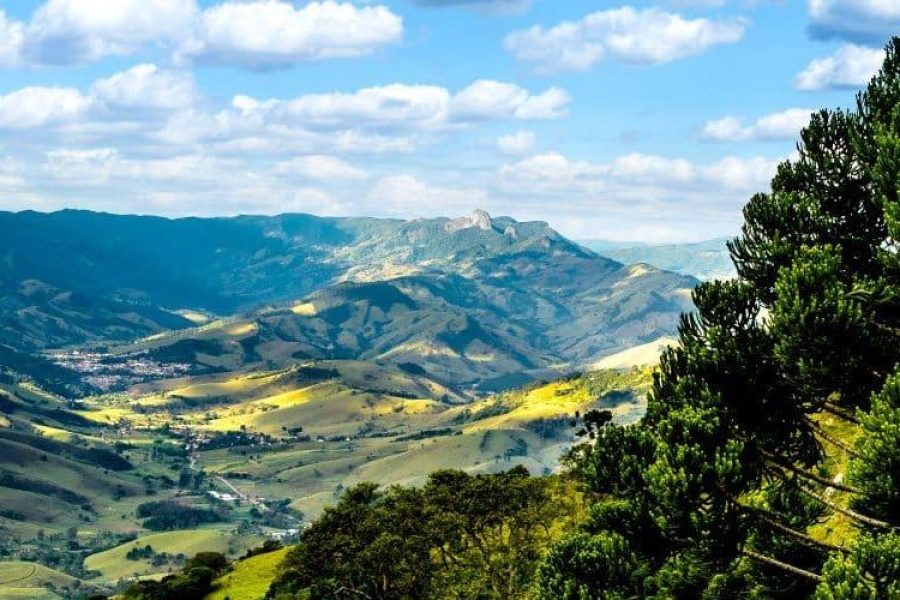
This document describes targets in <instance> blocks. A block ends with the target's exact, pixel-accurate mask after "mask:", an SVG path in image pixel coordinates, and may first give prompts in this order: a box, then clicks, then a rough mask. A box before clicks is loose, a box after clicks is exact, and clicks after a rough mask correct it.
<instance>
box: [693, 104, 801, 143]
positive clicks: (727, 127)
mask: <svg viewBox="0 0 900 600" xmlns="http://www.w3.org/2000/svg"><path fill="white" fill-rule="evenodd" d="M812 113H813V110H812V109H809V108H790V109H788V110H784V111H781V112H776V113H772V114H769V115H765V116H763V117H760V118H758V119H757V120H756V121H754V122H753V123H749V124H747V123H745V122H744V121H743V120H742V119H740V118H738V117H733V116H728V117H722V118H721V119H715V120H712V121H707V122H706V123H705V124H704V125H703V132H702V136H703V139H706V140H710V141H715V142H740V141H745V140H782V139H793V138H795V137H797V134H798V133H799V132H800V130H801V129H803V127H805V126H806V125H808V124H809V117H810V115H811V114H812Z"/></svg>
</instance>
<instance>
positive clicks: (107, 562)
mask: <svg viewBox="0 0 900 600" xmlns="http://www.w3.org/2000/svg"><path fill="white" fill-rule="evenodd" d="M260 541H261V540H260V538H259V537H258V536H252V535H251V536H247V535H236V534H234V533H233V532H232V531H231V530H230V529H223V528H204V529H187V530H182V531H167V532H163V533H151V534H148V535H142V536H140V537H139V538H138V539H136V540H134V541H132V542H128V543H126V544H122V545H121V546H116V547H115V548H113V549H111V550H107V551H105V552H100V553H98V554H93V555H91V556H89V557H88V558H87V559H86V560H85V561H84V564H85V567H86V568H87V569H89V570H92V571H99V572H100V573H101V579H102V580H104V581H110V582H115V581H118V580H120V579H128V578H132V577H142V576H146V575H156V574H161V573H167V572H169V571H176V570H178V567H177V566H174V565H162V566H158V567H154V566H153V565H152V564H150V561H149V560H129V559H128V558H127V556H126V555H127V554H128V552H129V550H131V549H133V548H144V547H146V546H151V547H152V548H153V550H154V551H155V552H157V553H162V552H166V553H169V554H173V555H174V554H184V555H185V556H187V557H191V556H193V555H194V554H197V553H198V552H221V553H223V554H226V555H229V556H231V557H234V556H237V555H240V554H242V553H244V552H246V551H247V550H248V549H250V548H251V547H254V546H255V545H257V544H259V543H260Z"/></svg>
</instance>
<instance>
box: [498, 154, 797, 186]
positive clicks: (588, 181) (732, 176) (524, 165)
mask: <svg viewBox="0 0 900 600" xmlns="http://www.w3.org/2000/svg"><path fill="white" fill-rule="evenodd" d="M779 162H780V161H779V160H775V159H767V158H762V157H757V158H750V159H742V158H736V157H728V158H724V159H721V160H719V161H717V162H714V163H709V164H694V163H692V162H691V161H689V160H687V159H683V158H668V157H663V156H656V155H651V154H641V153H632V154H627V155H624V156H620V157H617V158H615V159H613V160H611V161H609V162H605V163H594V162H590V161H573V160H570V159H569V158H567V157H566V156H564V155H562V154H559V153H545V154H539V155H536V156H532V157H530V158H527V159H525V160H522V161H519V162H517V163H512V164H507V165H504V166H503V167H502V168H501V170H500V178H501V183H502V185H503V187H504V188H505V189H507V190H509V191H516V192H518V191H525V190H529V189H530V190H532V191H539V192H544V193H555V192H592V193H598V192H610V191H612V190H616V189H620V190H621V189H623V186H627V187H628V188H629V189H631V190H635V189H643V190H646V189H648V188H655V189H656V190H657V192H656V193H660V192H665V193H671V191H672V190H673V189H678V190H689V189H708V188H709V186H710V185H714V186H721V187H724V188H727V189H730V190H739V191H754V190H763V189H765V188H766V187H768V183H769V180H770V179H771V177H772V175H773V174H774V173H775V168H776V167H777V165H778V163H779Z"/></svg>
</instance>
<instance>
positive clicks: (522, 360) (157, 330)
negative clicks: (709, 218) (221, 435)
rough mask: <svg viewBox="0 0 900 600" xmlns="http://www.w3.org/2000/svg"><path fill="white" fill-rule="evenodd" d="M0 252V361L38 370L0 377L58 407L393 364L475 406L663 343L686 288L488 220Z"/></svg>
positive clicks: (210, 233) (215, 223) (114, 237)
mask: <svg viewBox="0 0 900 600" xmlns="http://www.w3.org/2000/svg"><path fill="white" fill-rule="evenodd" d="M6 234H8V235H6ZM0 240H2V241H0V251H2V253H3V256H5V260H4V262H3V263H2V265H0V287H2V288H3V289H5V290H7V293H4V294H2V296H0V297H2V298H3V300H2V302H0V350H2V349H3V348H4V346H2V344H5V345H6V347H7V348H8V350H7V351H8V352H9V353H19V354H21V355H23V356H26V357H32V358H31V361H32V362H31V363H30V364H26V361H21V360H20V361H17V364H18V365H19V366H20V367H21V368H19V369H18V370H17V369H14V368H13V367H15V365H13V364H12V363H11V362H10V361H4V362H5V365H4V366H5V368H6V369H7V370H10V371H11V376H12V377H25V378H26V379H28V380H31V381H35V382H37V383H39V384H41V385H43V386H45V387H50V386H56V387H55V388H53V389H56V390H57V391H60V392H63V391H64V392H65V393H68V394H69V395H79V394H87V393H91V392H92V391H95V390H97V389H100V390H103V391H121V390H124V389H127V387H128V386H129V385H133V384H135V383H140V382H141V381H144V380H149V379H167V378H172V377H177V376H182V375H202V374H209V373H214V372H222V371H236V370H259V369H273V368H280V367H284V366H289V365H290V364H291V363H292V362H294V361H297V360H303V359H319V360H367V361H374V362H376V363H377V364H383V365H391V366H396V367H400V366H404V365H405V366H407V367H412V368H416V369H421V370H423V371H424V372H425V373H427V374H428V375H429V376H431V377H434V378H435V379H437V380H439V381H442V382H443V383H444V385H448V386H453V387H455V388H458V389H460V390H466V391H467V392H468V393H470V394H474V395H479V394H484V393H489V392H492V391H498V390H503V389H508V388H510V387H514V386H516V385H523V384H525V383H528V382H529V381H535V380H540V379H547V378H551V377H554V376H558V375H559V374H565V373H567V372H571V371H572V370H574V369H576V368H578V367H580V366H581V365H587V364H591V363H593V362H595V361H596V360H599V359H601V358H603V357H604V356H608V355H610V354H614V353H616V352H618V351H621V350H624V349H627V348H630V347H633V346H636V345H640V344H644V343H648V342H651V341H653V340H656V339H658V338H660V337H663V336H666V335H671V334H672V333H674V331H675V328H676V327H677V323H678V319H679V316H680V314H681V313H682V312H685V311H689V310H691V309H692V307H693V306H692V304H691V299H690V293H689V290H690V289H691V288H692V287H693V285H694V284H695V283H696V281H695V280H694V279H692V278H690V277H685V276H679V275H676V274H673V273H669V272H665V271H661V270H658V269H655V268H652V267H649V266H647V265H635V266H626V265H623V264H621V263H618V262H615V261H613V260H610V259H607V258H604V257H601V256H599V255H597V254H594V253H593V252H591V251H589V250H586V249H585V248H582V247H581V246H579V245H577V244H575V243H573V242H571V241H569V240H567V239H566V238H564V237H563V236H561V235H559V234H558V233H557V232H555V231H554V230H553V229H551V228H550V227H549V226H548V225H547V224H546V223H541V222H531V223H520V222H517V221H515V220H513V219H511V218H508V217H498V218H492V217H491V216H490V215H488V214H487V213H484V212H482V211H476V213H475V214H474V215H473V216H472V217H466V218H459V219H446V218H443V219H422V220H415V221H397V220H384V219H360V218H356V219H336V218H320V217H313V216H309V215H283V216H279V217H238V218H233V219H176V220H168V219H160V218H154V217H130V216H115V215H106V214H97V213H89V212H79V211H62V212H58V213H51V214H39V213H28V212H26V213H0ZM60 348H65V349H64V350H60ZM47 351H52V352H50V353H49V354H47ZM38 352H43V353H44V354H43V355H42V356H38V355H37V354H36V353H38ZM48 358H49V359H50V360H52V361H53V362H55V363H56V366H55V367H53V368H52V369H51V368H50V366H49V365H46V364H44V363H41V362H40V361H45V360H47V359H48ZM73 371H75V372H76V373H74V374H73Z"/></svg>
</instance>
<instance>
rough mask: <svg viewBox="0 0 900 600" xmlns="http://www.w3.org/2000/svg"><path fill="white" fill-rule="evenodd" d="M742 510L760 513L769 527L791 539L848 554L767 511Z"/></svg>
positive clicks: (845, 550) (844, 550)
mask: <svg viewBox="0 0 900 600" xmlns="http://www.w3.org/2000/svg"><path fill="white" fill-rule="evenodd" d="M741 508H745V509H747V510H749V511H751V512H756V513H758V514H757V517H758V518H759V519H760V520H761V521H762V522H763V523H765V524H766V525H768V526H769V527H772V528H773V529H777V530H778V531H780V532H782V533H785V534H787V535H789V536H791V537H794V538H797V539H798V540H801V541H803V542H806V543H807V544H810V545H812V546H818V547H819V548H822V549H824V550H829V551H832V552H848V550H847V549H846V548H843V547H841V546H836V545H834V544H829V543H828V542H823V541H821V540H817V539H815V538H814V537H812V536H811V535H809V534H806V533H803V532H802V531H798V530H796V529H794V528H792V527H788V526H787V525H785V524H784V523H782V522H780V521H778V520H776V519H773V518H772V517H771V516H769V514H767V511H765V510H764V509H760V508H756V507H752V506H743V505H741Z"/></svg>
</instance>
